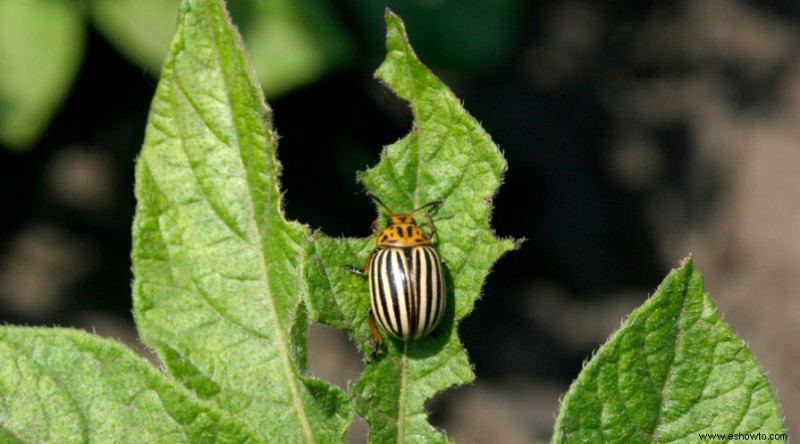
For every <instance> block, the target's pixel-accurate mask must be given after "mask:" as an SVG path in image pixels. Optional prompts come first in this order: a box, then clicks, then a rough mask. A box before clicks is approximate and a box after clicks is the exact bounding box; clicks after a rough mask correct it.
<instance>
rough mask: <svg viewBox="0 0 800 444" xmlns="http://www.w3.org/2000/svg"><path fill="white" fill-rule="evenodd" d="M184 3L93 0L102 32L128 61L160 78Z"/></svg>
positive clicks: (173, 0)
mask: <svg viewBox="0 0 800 444" xmlns="http://www.w3.org/2000/svg"><path fill="white" fill-rule="evenodd" d="M179 5H180V0H91V1H90V2H88V7H89V12H90V15H91V17H92V20H93V22H94V24H95V26H97V28H98V30H100V32H101V33H102V34H103V35H104V36H105V37H106V38H107V39H108V40H109V41H110V42H111V43H113V44H114V46H115V47H116V48H117V49H118V50H119V51H120V52H121V53H122V54H124V55H125V56H126V57H128V58H129V59H130V60H132V61H133V62H134V63H136V64H137V65H139V66H142V67H144V68H145V69H147V70H148V71H149V72H151V73H153V74H154V75H157V73H158V72H159V71H161V65H162V64H163V63H164V58H165V57H166V56H167V50H168V49H169V42H170V41H171V40H172V36H173V35H174V34H175V24H176V23H177V20H178V6H179Z"/></svg>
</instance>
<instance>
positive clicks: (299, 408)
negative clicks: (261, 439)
mask: <svg viewBox="0 0 800 444" xmlns="http://www.w3.org/2000/svg"><path fill="white" fill-rule="evenodd" d="M211 16H213V15H212V14H211V12H210V11H207V12H206V17H211ZM210 28H211V29H210V30H209V33H210V34H211V35H210V41H211V43H212V44H213V47H214V54H215V56H216V57H217V60H218V62H219V63H218V66H220V68H219V69H220V71H223V72H222V73H221V74H222V75H221V78H222V84H223V87H224V96H225V99H226V105H227V109H228V110H231V114H230V115H229V116H228V117H229V118H230V119H231V123H232V125H231V128H232V140H231V144H232V146H234V147H236V148H237V151H238V152H239V156H238V160H239V162H240V164H239V165H240V167H241V171H243V172H244V174H243V175H244V177H245V178H246V180H245V183H246V186H245V191H246V198H247V205H248V209H249V213H250V214H251V216H252V218H251V222H252V223H253V224H254V225H255V230H254V231H255V236H256V240H257V242H256V244H257V245H258V246H259V247H260V248H261V251H260V253H261V254H260V255H259V256H260V257H261V260H260V261H259V263H258V267H259V274H260V275H261V277H262V282H263V283H264V290H265V294H264V296H265V298H266V302H267V304H268V306H269V309H270V311H271V314H272V317H273V320H274V322H271V323H269V324H270V325H272V326H273V327H274V328H273V330H274V335H275V336H274V337H277V338H278V341H277V342H278V344H277V348H278V349H279V353H278V354H279V356H280V362H281V367H282V371H283V375H284V379H285V381H286V384H287V386H288V387H289V390H290V392H291V394H292V406H293V407H294V410H295V412H296V413H297V418H298V420H299V422H300V424H301V426H302V428H303V434H304V436H305V440H306V442H315V439H314V434H313V432H312V430H311V425H310V423H309V420H308V416H307V414H306V412H305V408H304V404H303V401H302V397H301V395H300V391H299V388H298V387H297V382H296V378H295V375H294V372H292V365H291V362H290V361H289V347H288V345H287V338H286V335H285V334H284V331H283V326H282V323H281V319H280V317H279V316H278V311H277V308H276V305H275V300H274V295H273V293H272V290H271V288H272V287H271V285H270V277H269V271H268V267H267V264H266V259H265V257H264V253H265V249H264V237H263V235H262V233H261V230H260V229H259V224H258V215H257V214H256V205H255V203H254V198H253V190H252V184H251V183H250V180H247V179H248V175H247V168H246V166H245V164H244V159H243V158H242V156H241V147H242V145H241V143H240V141H241V140H242V138H241V137H240V130H239V126H238V125H237V121H236V118H235V117H234V116H233V112H232V111H233V106H232V100H231V88H230V85H229V84H228V77H227V76H226V75H225V72H224V70H223V69H222V60H223V58H222V57H221V54H220V45H219V44H218V39H217V36H216V34H215V33H214V29H215V27H213V26H211V27H210ZM178 77H179V76H178V75H177V72H175V71H173V82H174V83H176V84H177V83H178V82H177V79H178ZM176 86H177V85H176ZM259 115H260V114H259ZM198 116H199V114H198ZM199 117H200V116H199ZM200 121H201V122H202V123H203V124H205V121H204V120H203V119H202V118H200ZM205 126H206V128H208V130H209V131H211V132H212V133H213V132H214V131H213V129H211V128H209V127H208V125H205ZM263 128H264V130H265V131H266V133H267V135H270V130H269V128H267V127H266V126H264V127H263ZM215 136H216V134H215ZM268 139H270V140H272V141H273V144H274V143H275V142H274V140H275V139H274V137H268ZM181 147H182V149H183V151H184V153H186V149H185V145H184V143H183V140H182V139H181ZM271 152H272V153H274V150H272V151H271ZM273 156H274V154H273ZM275 183H277V181H276V182H275ZM198 185H199V183H198ZM201 188H202V187H201ZM203 195H204V196H205V192H204V194H203ZM276 195H278V196H280V193H276ZM206 201H207V203H208V204H209V205H211V207H212V208H213V204H211V202H210V201H208V199H206ZM277 207H278V210H279V209H280V205H277ZM284 222H285V221H284ZM227 225H229V224H227V223H226V226H227ZM229 228H231V227H229ZM234 232H236V231H235V230H234ZM261 339H262V340H264V339H266V338H265V337H263V336H261ZM271 345H272V346H275V345H276V344H274V343H273V344H271Z"/></svg>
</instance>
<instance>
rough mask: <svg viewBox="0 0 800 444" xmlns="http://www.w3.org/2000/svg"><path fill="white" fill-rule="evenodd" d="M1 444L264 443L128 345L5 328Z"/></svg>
mask: <svg viewBox="0 0 800 444" xmlns="http://www.w3.org/2000/svg"><path fill="white" fill-rule="evenodd" d="M0 442H3V443H34V442H35V443H53V444H69V443H86V442H96V443H143V442H171V443H197V442H207V443H260V442H265V441H263V440H262V439H261V438H259V436H258V435H257V434H256V433H255V432H254V431H252V430H249V429H248V427H247V426H246V425H245V424H243V423H242V422H241V421H239V420H237V419H236V418H234V417H232V416H231V415H229V414H228V413H226V412H223V411H222V410H220V409H218V408H216V407H215V406H213V405H212V404H211V403H209V402H206V401H203V400H200V399H198V398H197V396H195V395H194V394H193V393H192V392H190V391H189V390H186V389H185V388H183V387H180V386H179V385H178V384H175V383H174V382H173V381H170V380H169V379H167V377H165V376H164V375H163V374H162V373H161V372H159V371H158V370H156V368H155V367H153V365H152V364H150V363H149V362H147V361H145V360H144V359H143V358H141V357H139V356H137V355H136V354H135V353H134V352H133V351H132V350H130V349H129V348H127V347H125V346H124V345H122V344H119V343H117V342H114V341H111V340H108V339H104V338H100V337H98V336H95V335H90V334H88V333H84V332H80V331H77V330H68V329H54V328H25V327H8V326H2V327H0Z"/></svg>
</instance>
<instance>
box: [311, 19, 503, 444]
mask: <svg viewBox="0 0 800 444" xmlns="http://www.w3.org/2000/svg"><path fill="white" fill-rule="evenodd" d="M386 26H387V42H386V45H387V56H386V60H385V61H384V63H383V64H382V65H381V67H380V68H379V69H378V71H377V73H376V77H377V78H379V79H380V80H382V81H383V82H385V83H386V84H387V85H388V86H389V88H391V89H392V90H393V91H394V92H395V93H396V94H397V95H398V96H399V97H401V98H402V99H404V100H406V101H408V103H409V104H410V106H411V111H412V114H413V116H414V119H415V124H414V129H413V131H412V132H411V134H409V135H408V136H407V137H406V138H404V139H403V140H400V141H399V142H397V143H395V144H393V145H391V146H389V147H387V148H386V149H385V151H384V153H383V156H382V158H381V162H380V163H379V164H378V165H377V166H376V167H375V168H373V169H370V170H368V171H366V172H364V173H363V174H361V175H360V180H361V181H362V182H363V183H364V185H366V187H367V189H369V191H370V192H371V193H373V194H374V195H376V196H378V197H379V198H380V199H381V200H382V201H383V202H385V203H386V205H388V206H389V208H391V209H392V210H393V211H395V212H398V213H402V212H407V211H409V210H411V209H413V208H417V207H419V206H421V205H423V204H425V203H427V202H430V201H433V200H435V199H439V198H443V199H444V200H445V201H444V204H443V205H441V207H439V208H438V209H436V211H435V212H434V213H433V219H434V221H435V224H436V229H437V233H438V234H437V239H438V241H437V248H438V251H439V253H440V254H441V256H442V260H443V262H444V264H445V274H446V280H447V304H448V305H447V307H448V309H447V310H446V314H445V319H444V321H443V322H442V325H440V327H439V328H438V329H437V331H434V333H433V334H432V335H430V336H428V337H426V338H422V339H419V340H416V341H410V342H401V341H396V340H393V339H389V338H388V336H386V335H384V338H385V341H384V348H385V349H386V353H387V354H386V355H385V356H379V357H378V358H377V359H376V360H375V362H372V363H371V364H370V365H369V366H368V367H367V369H366V370H365V372H364V374H363V375H362V377H361V379H360V380H359V381H358V382H356V383H355V384H353V385H352V386H351V390H352V396H353V397H354V399H355V402H356V408H357V410H358V412H359V413H360V414H361V416H362V417H363V418H364V419H366V420H367V421H368V422H369V424H370V441H371V442H380V443H382V442H439V441H446V439H447V437H446V436H445V435H444V434H443V433H442V432H441V431H439V430H437V429H435V428H434V427H432V426H431V425H430V424H429V423H428V421H427V414H426V412H425V406H424V404H425V401H426V400H427V399H429V398H430V397H432V396H433V395H434V394H436V393H437V392H440V391H442V390H445V389H446V388H448V387H450V386H453V385H457V384H465V383H468V382H470V381H472V380H473V379H474V374H473V373H472V370H471V368H470V364H469V361H468V359H467V355H466V353H465V351H464V349H463V347H462V345H461V343H460V341H459V339H458V335H457V334H456V328H455V327H456V325H457V323H458V321H459V320H460V319H461V318H463V317H464V316H465V315H466V314H467V313H468V312H469V311H470V310H471V309H472V307H473V303H474V301H475V299H476V298H477V297H478V296H479V294H480V288H481V285H482V284H483V281H484V279H485V278H486V276H487V274H488V273H489V270H490V268H491V266H492V264H493V263H494V262H495V261H496V260H497V259H498V258H499V257H500V256H501V255H502V254H503V253H505V252H506V251H509V250H511V249H513V248H514V247H515V242H514V241H513V240H498V239H496V238H495V236H494V234H493V233H492V230H491V228H490V227H489V216H490V212H491V205H490V199H491V198H492V197H493V196H494V195H495V193H496V192H497V189H498V187H499V186H500V183H501V181H502V175H503V172H504V171H505V169H506V163H505V159H503V157H502V155H501V154H500V152H499V150H498V149H497V147H496V146H495V145H494V143H493V142H492V140H491V138H490V137H489V136H488V134H486V132H485V131H484V130H483V128H481V126H480V125H479V124H478V122H477V121H476V120H475V119H474V118H473V117H472V116H470V115H469V114H468V113H467V111H466V110H465V109H464V108H463V107H462V106H461V103H460V101H459V100H458V98H457V97H456V96H455V95H454V94H453V93H452V92H451V91H450V90H449V89H448V88H447V87H446V86H445V85H444V84H442V83H441V81H440V80H439V79H437V78H436V77H435V76H434V75H433V74H432V73H431V72H430V71H429V70H428V69H427V68H426V67H425V66H424V65H422V64H421V63H420V61H419V60H418V59H417V57H416V55H415V54H414V51H413V49H412V48H411V45H410V44H409V41H408V38H407V36H406V33H405V29H404V26H403V23H402V22H401V20H400V18H399V17H397V16H395V15H394V14H392V13H391V12H389V11H387V13H386ZM380 210H381V211H384V210H383V209H380ZM385 217H386V213H385V212H384V213H383V215H382V220H383V218H385ZM366 226H367V224H366V223H365V227H366ZM374 245H375V240H374V239H362V240H339V239H331V238H328V237H325V236H322V235H318V236H317V237H316V239H315V246H316V253H317V256H316V257H315V258H314V260H313V261H312V267H311V268H310V270H311V273H310V284H309V285H310V287H311V290H312V291H310V294H311V296H312V298H311V303H310V309H311V311H312V316H313V317H314V318H315V319H317V320H319V321H321V322H324V323H327V324H330V325H332V326H334V327H337V328H344V329H347V330H351V332H352V334H353V336H354V337H355V338H356V340H357V341H358V343H359V345H360V347H361V348H362V350H363V351H364V352H365V353H370V351H369V346H368V341H369V338H370V330H369V327H368V324H367V307H368V306H369V299H368V297H369V296H368V294H369V291H368V289H367V283H366V280H365V279H364V278H363V277H361V276H358V275H354V274H352V273H350V272H348V271H347V270H345V269H344V268H343V267H342V265H343V264H358V265H361V264H363V263H364V260H365V259H366V257H367V255H368V254H369V251H370V249H372V248H374Z"/></svg>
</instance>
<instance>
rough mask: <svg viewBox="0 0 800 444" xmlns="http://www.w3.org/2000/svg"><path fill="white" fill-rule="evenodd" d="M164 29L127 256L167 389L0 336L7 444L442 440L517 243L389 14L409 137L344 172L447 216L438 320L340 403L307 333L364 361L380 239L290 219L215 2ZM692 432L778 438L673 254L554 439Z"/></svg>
mask: <svg viewBox="0 0 800 444" xmlns="http://www.w3.org/2000/svg"><path fill="white" fill-rule="evenodd" d="M178 17H179V19H178V26H177V31H176V33H175V36H174V39H173V41H172V44H171V45H170V48H169V53H168V56H167V60H166V62H165V64H164V66H163V70H162V76H161V79H160V81H159V84H158V89H157V91H156V94H155V97H154V98H153V102H152V106H151V110H150V116H149V119H148V124H147V131H146V136H145V141H144V146H143V148H142V152H141V155H140V157H139V159H138V161H137V166H136V187H135V193H136V197H137V207H136V217H135V220H134V224H133V249H132V253H131V257H132V261H133V273H134V284H133V302H134V315H135V319H136V322H137V327H138V329H139V333H140V335H141V337H142V340H143V341H144V342H145V343H146V344H147V345H148V346H150V347H151V348H152V349H153V350H155V351H156V352H157V354H158V356H159V358H160V360H161V362H162V363H163V366H164V370H165V372H166V374H165V373H164V372H162V371H160V370H159V369H157V368H156V367H155V366H153V365H152V364H151V363H149V362H147V361H146V360H144V359H143V358H141V357H139V356H137V355H136V354H135V353H134V352H133V351H132V350H130V349H129V348H127V347H125V346H123V345H121V344H119V343H118V342H116V341H112V340H109V339H104V338H100V337H98V336H95V335H91V334H88V333H84V332H79V331H75V330H70V329H56V328H26V327H12V326H0V442H2V443H6V442H8V443H33V442H35V443H58V444H61V443H73V442H81V443H84V442H90V443H96V442H97V443H107V442H108V443H112V442H113V443H140V442H158V443H161V442H166V443H266V442H281V443H283V442H290V443H295V442H298V443H300V442H307V443H336V442H342V441H344V439H345V434H346V432H347V429H348V427H349V426H350V424H351V423H352V419H353V416H354V413H355V412H357V413H358V414H360V415H361V416H362V417H363V418H364V419H365V420H366V421H367V422H368V423H369V425H370V435H369V440H370V442H373V443H385V442H395V443H405V442H413V443H431V442H448V441H449V438H448V436H447V435H446V434H445V432H444V431H442V430H439V429H437V428H435V427H433V426H432V425H431V424H430V423H429V421H428V417H427V416H428V415H427V412H426V410H425V402H426V401H427V400H429V399H430V398H431V397H433V396H434V395H435V394H436V393H439V392H441V391H443V390H446V389H448V388H450V387H453V386H457V385H461V384H466V383H469V382H471V381H472V380H473V379H474V378H475V375H474V373H473V371H472V368H471V365H470V362H469V360H468V357H467V354H466V351H465V350H464V347H463V346H462V344H461V342H460V340H459V337H458V324H459V322H460V321H461V320H462V319H463V318H464V316H466V315H467V314H468V313H469V312H470V311H471V310H472V309H473V306H474V303H475V300H476V299H477V298H478V297H479V295H480V289H481V286H482V285H483V282H484V280H485V279H486V277H487V275H488V273H489V271H490V269H491V267H492V266H493V264H494V263H495V261H496V260H497V259H498V258H499V257H500V256H502V255H503V254H504V253H506V252H508V251H509V250H512V249H514V248H516V247H518V246H519V241H516V240H513V239H498V238H497V237H496V236H495V235H494V233H493V231H492V229H491V227H490V224H489V220H490V216H491V211H492V206H491V199H492V198H493V197H494V195H495V194H496V193H497V191H498V188H499V186H500V184H501V183H502V179H503V174H504V172H505V170H506V168H507V165H506V162H505V159H504V158H503V156H502V155H501V153H500V152H499V150H498V149H497V147H496V146H495V144H494V143H493V142H492V140H491V138H490V137H489V135H488V134H487V133H486V132H485V131H484V130H483V128H481V126H480V125H479V124H478V123H477V122H476V120H475V119H474V118H473V117H472V116H470V115H469V113H468V112H467V111H466V110H465V109H464V107H463V106H462V105H461V102H460V101H459V100H458V98H457V97H456V96H455V95H454V94H453V93H452V91H450V89H449V88H447V87H446V86H445V85H444V84H443V83H442V82H441V81H440V80H439V79H438V78H437V77H436V76H434V75H433V74H432V73H431V71H429V70H428V69H427V68H426V67H425V66H424V65H423V64H422V63H421V62H420V61H419V60H418V58H417V56H416V55H415V53H414V51H413V49H412V47H411V44H410V42H409V39H408V36H407V35H406V31H405V28H404V25H403V22H402V21H401V20H400V18H399V17H397V16H396V15H394V14H393V13H391V12H390V11H388V10H387V11H386V16H385V20H386V28H387V38H386V49H387V54H386V59H385V61H384V62H383V63H382V64H381V66H380V67H379V68H378V70H377V72H376V78H377V79H379V80H380V81H381V82H383V83H384V84H385V85H386V86H387V87H388V88H389V89H390V90H391V91H392V92H394V93H395V94H396V95H397V96H398V97H399V99H401V100H403V101H405V102H407V103H408V105H409V107H410V112H411V114H412V115H413V117H414V124H413V128H412V130H411V132H410V133H409V134H408V135H407V136H406V137H404V138H403V139H402V140H400V141H398V142H396V143H394V144H392V145H390V146H388V147H386V148H385V149H384V151H383V154H382V156H381V159H380V162H379V163H378V164H377V165H376V166H375V167H373V168H371V169H369V170H367V171H365V172H362V173H361V174H360V175H359V176H358V178H359V180H360V181H361V183H362V184H363V185H364V186H365V188H366V190H367V191H368V192H369V193H370V194H372V195H374V196H376V197H377V198H379V199H380V200H381V201H382V202H384V203H385V206H386V207H388V208H391V209H392V211H395V212H397V213H398V214H402V213H404V212H408V211H410V210H412V209H414V208H419V207H420V206H422V205H424V204H425V203H428V202H432V201H435V200H438V199H442V200H443V202H442V204H441V205H438V206H437V208H436V210H435V211H433V212H432V214H431V217H432V218H433V219H434V220H435V223H436V230H437V235H436V237H435V248H436V249H437V251H438V253H439V255H440V256H441V258H442V262H443V267H444V279H445V282H446V285H445V289H446V291H445V292H446V299H447V310H446V312H445V316H444V320H443V321H442V322H441V324H440V325H439V326H438V327H437V328H436V329H435V330H434V331H433V332H432V333H431V334H430V335H428V336H425V337H422V338H419V339H417V340H413V341H400V340H396V339H392V338H391V337H389V336H387V335H385V334H384V336H383V338H384V339H383V345H382V346H381V353H379V354H377V355H376V357H375V359H374V360H372V361H371V362H369V363H368V365H367V366H366V369H365V370H364V372H363V374H362V375H361V376H360V378H359V379H357V380H356V381H353V382H351V383H350V384H349V386H348V387H347V391H346V392H345V391H344V390H342V389H340V388H338V387H335V386H333V385H331V384H329V383H327V382H325V381H321V380H318V379H316V378H314V377H313V376H312V375H311V374H310V373H309V369H308V367H309V365H308V357H307V353H308V352H307V344H306V342H307V331H308V327H309V324H310V323H311V322H312V321H314V322H321V323H325V324H328V325H331V326H333V327H335V328H337V329H341V330H344V331H347V332H348V333H349V334H350V335H351V336H352V338H353V339H354V341H355V343H356V344H357V346H358V347H359V349H360V350H361V351H362V352H363V353H364V354H365V356H368V355H369V354H370V353H371V343H370V340H371V331H370V327H369V324H368V321H367V313H368V307H369V289H368V285H367V281H366V280H365V279H364V278H363V277H362V276H359V275H357V274H353V273H350V272H348V271H347V269H346V268H345V267H343V265H346V264H361V263H364V261H365V259H366V258H367V256H368V255H369V254H370V251H372V250H373V249H374V248H375V239H374V238H371V237H369V236H367V237H364V238H362V239H334V238H331V237H328V236H325V235H324V234H322V233H318V232H317V233H313V234H312V233H310V231H309V229H308V228H307V227H306V226H305V225H302V224H300V223H297V222H293V221H288V220H286V218H285V217H284V215H283V213H282V202H281V197H282V190H281V188H280V182H279V176H280V164H279V163H278V160H277V142H276V139H277V138H276V135H275V132H274V130H273V128H272V121H271V111H270V109H269V107H268V106H267V104H266V102H265V100H264V97H263V95H262V92H261V89H260V87H259V84H258V82H257V81H256V80H255V75H254V73H253V69H252V67H251V63H250V62H249V60H248V56H247V54H246V52H245V50H244V47H243V44H242V40H241V38H240V36H239V34H238V33H237V31H236V29H235V27H234V26H233V25H232V23H231V20H230V17H229V16H228V13H227V11H226V9H225V2H223V1H222V0H184V1H183V2H182V4H181V8H180V12H179V14H178ZM365 198H366V197H365ZM377 211H378V216H379V219H380V220H385V218H386V217H387V216H388V213H387V209H386V208H384V207H378V208H377ZM368 227H369V221H365V236H366V235H368V234H369V230H368ZM527 352H529V351H528V350H520V353H527ZM700 433H743V434H762V433H763V434H765V435H769V436H770V437H769V438H763V439H762V438H759V440H760V441H770V440H771V441H773V442H785V441H786V437H785V427H784V425H783V422H782V419H781V412H780V408H779V406H778V404H777V402H776V399H775V396H774V394H773V393H772V391H771V389H770V387H769V385H768V383H767V380H766V377H765V375H764V371H763V370H762V369H761V367H760V366H759V365H758V363H757V362H756V360H755V358H754V357H753V356H752V354H751V353H750V352H749V350H748V349H747V347H746V346H745V345H744V343H743V342H742V341H741V340H740V339H739V338H738V337H736V335H735V334H734V333H733V332H732V331H731V330H730V328H729V327H728V326H727V325H726V324H725V323H724V322H723V321H722V319H721V317H720V315H719V313H718V312H717V310H716V307H715V305H714V302H713V301H712V300H711V298H710V296H709V295H708V294H707V293H706V292H705V290H704V288H703V281H702V277H701V276H700V274H699V272H698V271H697V270H695V268H694V266H693V264H692V261H691V259H687V260H686V261H685V262H684V263H683V264H682V265H681V267H680V268H679V269H677V270H674V271H673V272H671V273H670V274H669V276H667V278H666V279H665V280H664V282H663V283H662V284H661V286H660V287H659V288H658V290H657V291H656V292H655V294H654V295H653V296H652V297H651V298H650V299H648V300H647V301H646V302H645V303H644V304H643V305H642V307H640V308H639V309H637V310H635V311H634V312H633V313H632V314H631V316H630V318H629V319H628V320H627V321H626V322H625V323H624V325H623V326H622V328H621V329H620V330H619V331H618V332H617V333H615V334H614V335H613V336H611V338H610V339H609V340H608V342H607V343H606V344H605V345H604V346H603V347H602V348H601V349H600V350H599V351H598V352H597V354H596V355H595V356H594V357H593V358H592V359H591V360H590V361H589V362H588V363H587V364H586V366H585V368H584V369H583V371H582V372H581V374H580V375H579V376H578V378H577V379H576V380H575V382H574V383H573V385H572V386H571V388H570V390H569V392H568V393H567V394H566V396H565V397H564V401H563V404H562V407H561V410H560V413H559V416H558V419H557V423H556V427H555V431H554V438H553V441H554V442H556V443H562V442H564V443H595V442H597V443H604V442H612V443H629V442H659V443H661V442H663V443H674V442H697V441H699V440H700V437H699V434H700ZM748 436H752V435H748ZM758 436H759V437H760V436H761V435H758ZM728 439H729V440H733V438H728Z"/></svg>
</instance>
